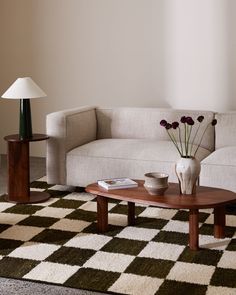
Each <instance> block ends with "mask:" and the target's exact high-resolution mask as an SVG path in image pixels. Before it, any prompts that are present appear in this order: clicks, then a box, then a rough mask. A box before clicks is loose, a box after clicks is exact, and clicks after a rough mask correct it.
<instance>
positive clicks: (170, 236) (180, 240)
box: [153, 230, 189, 245]
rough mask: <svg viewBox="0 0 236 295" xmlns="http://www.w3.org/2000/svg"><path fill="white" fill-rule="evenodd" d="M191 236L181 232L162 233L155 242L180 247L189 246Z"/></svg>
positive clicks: (156, 237) (155, 238)
mask: <svg viewBox="0 0 236 295" xmlns="http://www.w3.org/2000/svg"><path fill="white" fill-rule="evenodd" d="M188 240H189V235H188V234H186V233H180V232H170V231H164V230H163V231H160V232H159V233H158V234H157V235H156V236H155V237H154V238H153V241H154V242H163V243H170V244H178V245H187V244H188Z"/></svg>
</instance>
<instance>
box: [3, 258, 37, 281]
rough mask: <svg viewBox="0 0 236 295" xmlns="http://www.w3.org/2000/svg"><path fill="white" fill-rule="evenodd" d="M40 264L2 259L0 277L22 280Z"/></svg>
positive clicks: (16, 259) (22, 260)
mask: <svg viewBox="0 0 236 295" xmlns="http://www.w3.org/2000/svg"><path fill="white" fill-rule="evenodd" d="M39 263H40V262H39V261H35V260H30V259H21V258H13V257H4V258H3V259H2V260H0V276H2V277H7V278H22V277H23V276H24V275H25V274H27V273H28V272H29V271H31V270H32V269H33V268H34V267H35V266H36V265H38V264H39Z"/></svg>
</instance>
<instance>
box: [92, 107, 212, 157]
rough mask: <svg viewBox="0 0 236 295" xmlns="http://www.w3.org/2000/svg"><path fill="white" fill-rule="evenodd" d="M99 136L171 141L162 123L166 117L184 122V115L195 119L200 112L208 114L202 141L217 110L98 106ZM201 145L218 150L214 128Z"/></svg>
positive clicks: (197, 139)
mask: <svg viewBox="0 0 236 295" xmlns="http://www.w3.org/2000/svg"><path fill="white" fill-rule="evenodd" d="M96 115H97V126H98V130H97V138H98V139H103V138H133V139H134V138H136V139H138V138H142V139H157V140H170V139H169V136H168V135H167V133H166V130H165V128H163V127H161V126H160V121H161V120H162V119H165V120H167V121H168V122H170V123H172V122H173V121H180V118H181V117H182V116H191V117H192V118H193V119H194V120H195V121H196V119H197V117H198V116H199V115H203V116H204V117H205V119H204V121H203V122H202V123H201V128H200V130H199V133H198V136H197V138H196V141H195V142H199V141H200V137H201V134H202V132H203V131H204V129H205V126H206V125H207V124H209V122H211V121H212V119H213V117H214V113H213V112H210V111H189V110H174V109H160V108H97V109H96ZM180 126H181V128H182V137H183V136H184V128H183V127H184V126H183V124H180ZM197 126H198V122H197V123H195V125H194V126H193V132H192V134H194V133H195V130H196V128H197ZM201 146H202V147H204V148H206V149H208V150H209V151H212V150H214V128H213V127H210V128H208V129H207V131H206V133H205V135H204V138H203V140H202V143H201Z"/></svg>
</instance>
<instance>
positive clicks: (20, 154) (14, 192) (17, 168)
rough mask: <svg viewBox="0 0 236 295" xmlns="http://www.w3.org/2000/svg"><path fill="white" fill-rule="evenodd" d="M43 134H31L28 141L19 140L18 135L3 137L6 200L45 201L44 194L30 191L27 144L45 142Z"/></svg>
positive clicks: (47, 197)
mask: <svg viewBox="0 0 236 295" xmlns="http://www.w3.org/2000/svg"><path fill="white" fill-rule="evenodd" d="M48 138H49V137H48V136H47V135H45V134H33V136H32V138H30V139H20V138H19V135H18V134H14V135H9V136H6V137H4V139H5V140H6V141H7V143H8V152H7V166H8V195H7V196H6V200H7V201H9V202H14V203H38V202H43V201H46V200H47V199H49V198H50V195H49V194H48V193H46V192H38V191H32V192H31V191H30V165H29V143H30V142H32V141H41V140H47V139H48Z"/></svg>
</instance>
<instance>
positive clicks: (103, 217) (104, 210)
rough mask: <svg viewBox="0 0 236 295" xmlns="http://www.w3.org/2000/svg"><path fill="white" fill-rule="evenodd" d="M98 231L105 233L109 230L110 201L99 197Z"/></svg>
mask: <svg viewBox="0 0 236 295" xmlns="http://www.w3.org/2000/svg"><path fill="white" fill-rule="evenodd" d="M97 229H98V231H99V232H101V233H103V232H105V231H107V230H108V200H107V198H105V197H102V196H97Z"/></svg>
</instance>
